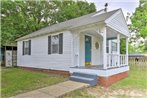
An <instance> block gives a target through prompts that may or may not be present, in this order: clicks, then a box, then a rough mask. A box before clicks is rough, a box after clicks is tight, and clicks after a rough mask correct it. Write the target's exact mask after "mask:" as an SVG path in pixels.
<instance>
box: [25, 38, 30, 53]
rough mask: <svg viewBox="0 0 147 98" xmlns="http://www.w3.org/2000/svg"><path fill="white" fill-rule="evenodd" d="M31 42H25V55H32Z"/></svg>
mask: <svg viewBox="0 0 147 98" xmlns="http://www.w3.org/2000/svg"><path fill="white" fill-rule="evenodd" d="M30 44H31V40H26V41H23V55H31V53H30V52H31V45H30Z"/></svg>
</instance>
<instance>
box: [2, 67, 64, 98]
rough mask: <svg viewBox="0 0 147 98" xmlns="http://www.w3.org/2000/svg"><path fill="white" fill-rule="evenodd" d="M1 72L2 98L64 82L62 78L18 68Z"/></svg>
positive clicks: (4, 69)
mask: <svg viewBox="0 0 147 98" xmlns="http://www.w3.org/2000/svg"><path fill="white" fill-rule="evenodd" d="M1 71H2V78H1V80H2V81H1V83H2V85H1V94H2V98H7V97H10V96H13V95H16V94H19V93H23V92H28V91H31V90H34V89H37V88H41V87H45V86H49V85H53V84H56V83H59V82H62V81H65V80H66V78H65V77H62V76H57V75H48V74H44V73H40V72H32V71H27V70H23V69H20V68H2V70H1Z"/></svg>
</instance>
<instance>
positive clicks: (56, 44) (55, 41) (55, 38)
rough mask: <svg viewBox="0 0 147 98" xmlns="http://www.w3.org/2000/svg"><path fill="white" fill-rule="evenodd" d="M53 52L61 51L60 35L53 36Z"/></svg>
mask: <svg viewBox="0 0 147 98" xmlns="http://www.w3.org/2000/svg"><path fill="white" fill-rule="evenodd" d="M51 53H52V54H54V53H59V35H54V36H52V37H51Z"/></svg>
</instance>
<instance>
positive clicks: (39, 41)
mask: <svg viewBox="0 0 147 98" xmlns="http://www.w3.org/2000/svg"><path fill="white" fill-rule="evenodd" d="M62 33H63V53H62V54H51V55H49V54H48V36H52V34H49V35H45V36H40V37H36V38H32V39H31V43H32V44H31V46H32V52H31V56H27V55H25V56H22V55H20V54H21V52H22V41H18V43H17V44H18V45H17V47H18V54H17V56H18V59H17V60H18V61H17V62H18V64H17V65H18V66H24V67H34V68H44V69H54V70H65V71H68V70H69V67H70V66H71V64H72V55H71V54H72V49H73V48H72V45H71V44H72V34H71V32H69V31H64V32H62ZM54 34H56V33H54ZM57 34H60V32H59V33H57Z"/></svg>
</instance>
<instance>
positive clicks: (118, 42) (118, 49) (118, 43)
mask: <svg viewBox="0 0 147 98" xmlns="http://www.w3.org/2000/svg"><path fill="white" fill-rule="evenodd" d="M117 55H118V58H117V59H118V64H117V66H120V34H119V33H118V34H117Z"/></svg>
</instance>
